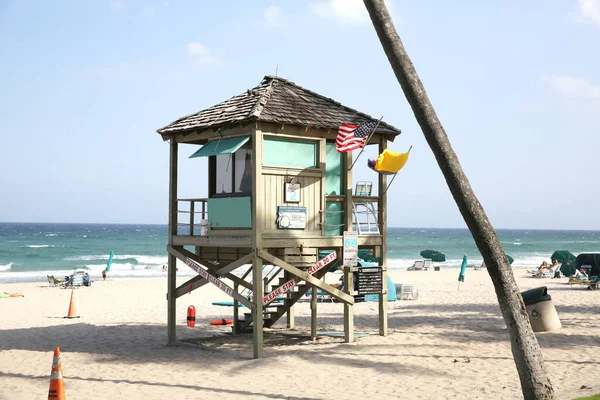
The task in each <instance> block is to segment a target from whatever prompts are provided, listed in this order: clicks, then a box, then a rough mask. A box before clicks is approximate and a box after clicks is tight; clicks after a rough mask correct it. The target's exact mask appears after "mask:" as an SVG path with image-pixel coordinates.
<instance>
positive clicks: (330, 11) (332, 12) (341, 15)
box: [310, 0, 399, 24]
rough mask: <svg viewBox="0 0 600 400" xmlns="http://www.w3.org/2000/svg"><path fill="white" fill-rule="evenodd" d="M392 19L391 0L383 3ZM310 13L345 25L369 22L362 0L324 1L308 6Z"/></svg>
mask: <svg viewBox="0 0 600 400" xmlns="http://www.w3.org/2000/svg"><path fill="white" fill-rule="evenodd" d="M385 4H386V6H387V7H388V10H389V12H390V14H391V15H392V18H393V19H399V18H395V17H394V12H393V8H394V7H393V3H392V0H386V1H385ZM310 9H311V11H312V12H313V13H314V14H316V15H319V16H321V17H326V18H332V19H336V20H338V21H339V22H342V23H347V24H361V23H364V22H367V21H369V13H368V12H367V9H366V7H365V4H364V3H363V1H362V0H326V1H321V2H319V3H313V4H311V5H310Z"/></svg>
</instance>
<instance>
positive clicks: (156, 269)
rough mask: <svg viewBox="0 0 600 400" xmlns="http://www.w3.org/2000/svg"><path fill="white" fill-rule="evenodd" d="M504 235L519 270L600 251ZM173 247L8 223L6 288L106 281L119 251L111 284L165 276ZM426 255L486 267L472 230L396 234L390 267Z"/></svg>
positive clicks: (584, 242) (547, 233) (127, 232)
mask: <svg viewBox="0 0 600 400" xmlns="http://www.w3.org/2000/svg"><path fill="white" fill-rule="evenodd" d="M498 235H499V237H500V241H501V242H502V245H503V246H504V249H505V251H506V252H507V253H508V254H510V255H511V256H512V257H513V258H514V259H515V261H514V263H513V267H525V266H528V267H529V266H531V267H537V266H538V265H540V264H541V262H542V261H543V260H547V261H549V260H550V255H551V254H552V252H554V251H555V250H569V251H571V252H572V253H574V254H575V255H577V254H579V253H584V252H600V231H559V230H521V229H519V230H512V229H500V230H498ZM166 246H167V226H166V225H118V224H32V223H0V283H8V282H22V281H29V282H32V281H33V282H35V281H45V280H46V275H55V276H56V277H63V276H65V275H69V274H71V273H72V272H73V271H74V270H75V269H84V270H87V271H88V272H89V274H90V275H91V276H92V278H93V279H101V278H100V276H101V272H102V270H103V269H104V268H105V267H106V263H107V261H108V257H109V254H110V252H111V251H113V252H114V258H113V263H112V267H111V270H110V272H109V278H111V279H114V278H117V279H118V278H149V277H161V276H165V275H166V274H165V272H163V271H162V266H163V264H166V263H167V254H166ZM425 249H432V250H437V251H441V252H443V253H445V254H446V258H447V261H446V262H443V263H440V264H439V265H440V267H441V268H458V267H459V266H460V264H461V262H462V257H463V255H466V256H467V258H468V263H469V264H472V265H480V264H481V262H482V257H481V255H480V254H479V252H478V251H477V248H476V246H475V242H474V241H473V238H472V237H471V234H470V232H469V231H468V230H467V229H434V228H389V229H388V266H389V268H391V269H406V268H407V267H409V266H410V265H412V264H413V262H414V261H415V260H419V259H421V257H420V255H419V253H420V252H421V250H425ZM178 269H179V272H178V275H189V276H193V275H194V274H195V272H193V271H192V270H190V269H189V268H188V267H187V266H185V265H184V264H182V263H180V264H179V265H178Z"/></svg>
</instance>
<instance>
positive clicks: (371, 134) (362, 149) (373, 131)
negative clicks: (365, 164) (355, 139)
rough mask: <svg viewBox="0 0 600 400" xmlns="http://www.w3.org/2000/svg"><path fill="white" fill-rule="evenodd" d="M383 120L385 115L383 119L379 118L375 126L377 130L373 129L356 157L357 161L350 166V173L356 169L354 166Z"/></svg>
mask: <svg viewBox="0 0 600 400" xmlns="http://www.w3.org/2000/svg"><path fill="white" fill-rule="evenodd" d="M382 119H383V115H382V116H381V118H379V121H377V125H375V128H373V130H372V131H371V133H369V136H367V140H365V142H364V143H363V145H362V147H361V149H360V153H358V156H356V159H355V160H354V162H353V163H352V165H351V166H350V171H352V167H354V164H356V162H357V161H358V159H359V157H360V155H361V154H362V153H363V151H365V147H367V144H368V143H369V139H371V136H373V134H374V133H375V131H376V130H377V127H379V124H380V123H381V120H382Z"/></svg>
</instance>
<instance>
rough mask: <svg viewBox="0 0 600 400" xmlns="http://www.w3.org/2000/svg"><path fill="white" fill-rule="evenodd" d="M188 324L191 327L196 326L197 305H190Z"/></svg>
mask: <svg viewBox="0 0 600 400" xmlns="http://www.w3.org/2000/svg"><path fill="white" fill-rule="evenodd" d="M187 326H189V327H190V328H193V327H194V326H196V307H194V306H189V307H188V314H187Z"/></svg>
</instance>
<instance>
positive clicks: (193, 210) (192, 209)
mask: <svg viewBox="0 0 600 400" xmlns="http://www.w3.org/2000/svg"><path fill="white" fill-rule="evenodd" d="M176 201H177V202H178V203H179V202H189V203H190V207H189V211H188V210H179V206H178V207H177V214H180V213H181V214H189V215H190V220H189V224H184V223H179V222H178V223H177V226H189V235H190V236H194V225H195V216H196V214H201V216H202V218H201V219H206V218H207V214H208V211H207V209H206V204H207V201H208V199H207V198H191V199H177V200H176ZM196 203H202V210H201V211H196Z"/></svg>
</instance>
